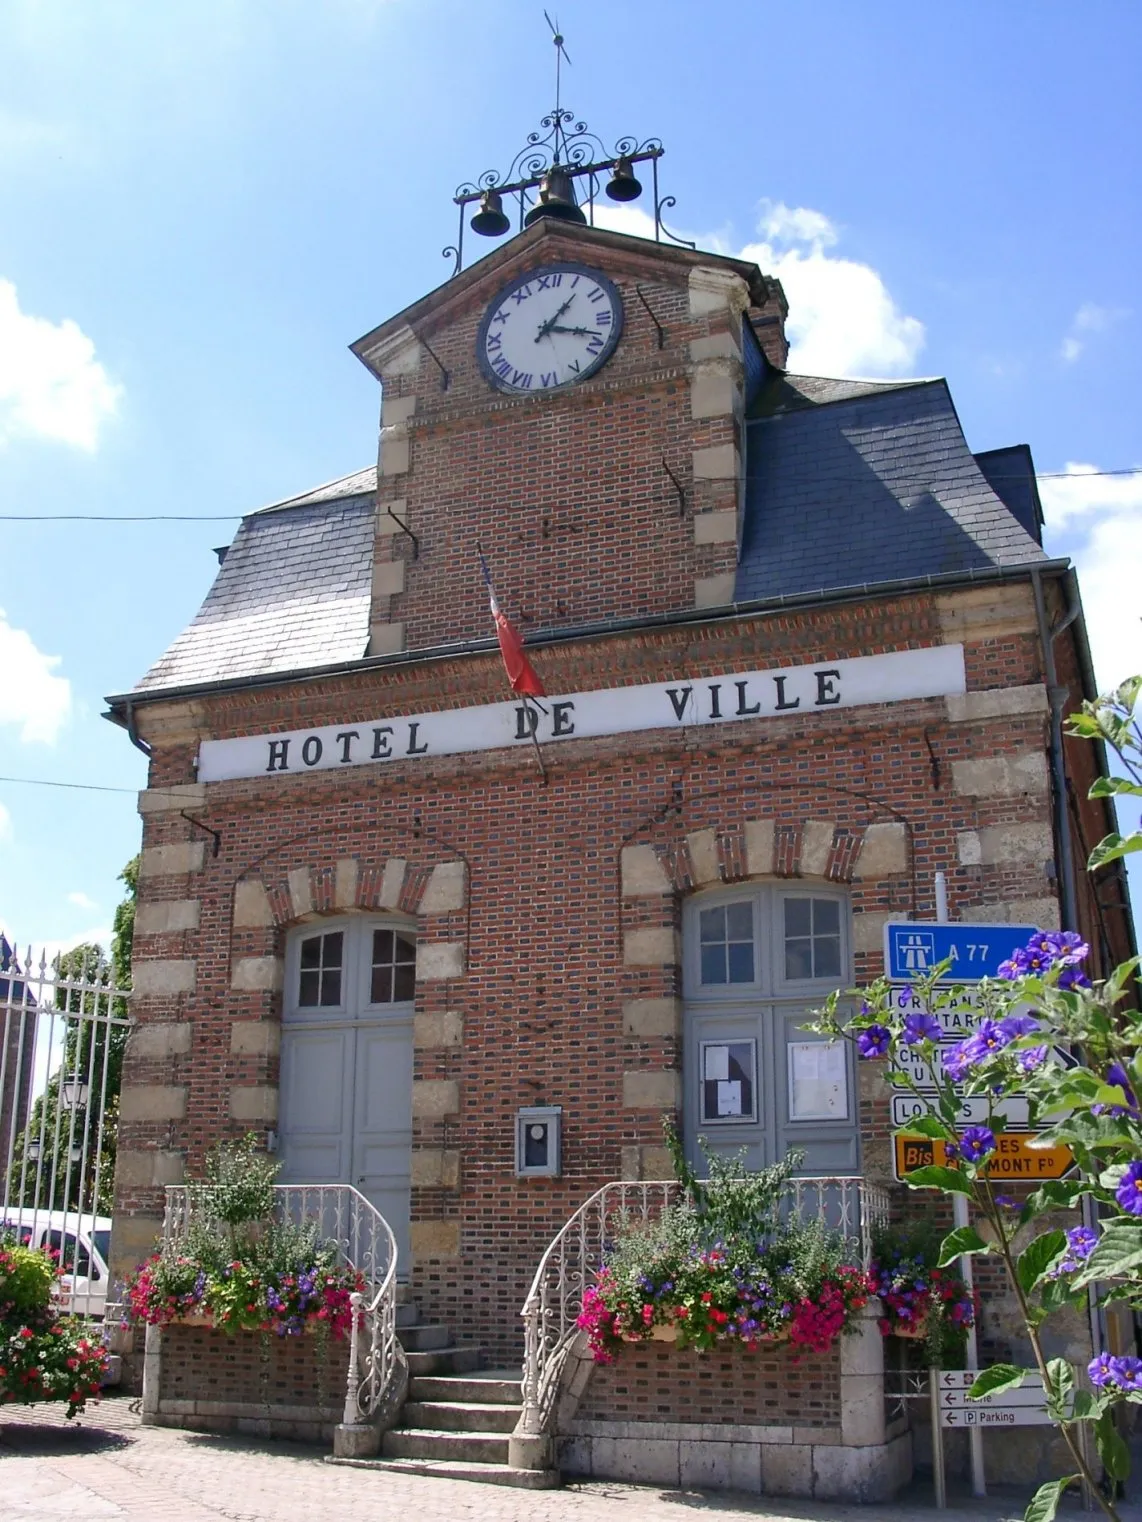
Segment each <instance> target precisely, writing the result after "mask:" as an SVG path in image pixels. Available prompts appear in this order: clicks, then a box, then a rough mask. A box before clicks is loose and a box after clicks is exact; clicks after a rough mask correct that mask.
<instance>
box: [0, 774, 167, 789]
mask: <svg viewBox="0 0 1142 1522" xmlns="http://www.w3.org/2000/svg"><path fill="white" fill-rule="evenodd" d="M0 782H18V783H19V784H20V785H21V786H22V787H66V788H71V789H74V790H75V791H77V792H82V793H137V792H138V791H139V789H138V788H137V787H100V786H99V785H98V784H97V783H95V782H52V781H50V780H49V779H48V778H47V777H0Z"/></svg>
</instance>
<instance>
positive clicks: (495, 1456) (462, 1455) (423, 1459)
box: [350, 1299, 559, 1490]
mask: <svg viewBox="0 0 1142 1522" xmlns="http://www.w3.org/2000/svg"><path fill="white" fill-rule="evenodd" d="M397 1334H398V1336H399V1337H400V1341H401V1346H402V1347H403V1348H404V1350H405V1357H406V1358H407V1359H408V1372H409V1387H408V1398H407V1400H406V1401H405V1405H404V1409H403V1411H402V1412H401V1424H400V1426H399V1427H394V1428H392V1429H391V1430H390V1431H388V1432H386V1433H385V1434H384V1438H383V1439H382V1446H381V1457H380V1458H376V1459H355V1460H352V1461H350V1462H352V1463H354V1464H356V1465H358V1466H365V1467H368V1468H372V1469H389V1470H396V1471H399V1472H401V1473H404V1474H424V1475H435V1476H437V1477H438V1478H444V1479H452V1480H482V1481H483V1482H484V1483H485V1484H491V1485H516V1486H520V1487H522V1488H525V1489H528V1490H547V1489H550V1488H551V1487H553V1486H556V1485H558V1484H559V1473H558V1471H557V1470H553V1469H552V1470H546V1469H544V1470H540V1469H517V1468H515V1467H513V1466H512V1465H511V1464H510V1463H509V1462H508V1436H509V1434H510V1433H511V1432H512V1431H513V1429H514V1428H515V1425H516V1423H517V1422H518V1421H519V1417H520V1412H521V1410H522V1409H523V1408H522V1400H521V1396H520V1387H519V1386H520V1374H519V1370H518V1369H485V1368H484V1367H483V1353H482V1350H481V1349H480V1348H476V1347H466V1346H458V1345H456V1344H455V1343H454V1341H453V1337H452V1333H451V1330H450V1328H448V1327H447V1326H442V1325H434V1324H432V1323H426V1322H422V1321H421V1319H420V1309H419V1307H418V1306H417V1305H416V1304H415V1303H414V1302H412V1301H410V1300H408V1299H402V1301H401V1303H400V1304H398V1306H397Z"/></svg>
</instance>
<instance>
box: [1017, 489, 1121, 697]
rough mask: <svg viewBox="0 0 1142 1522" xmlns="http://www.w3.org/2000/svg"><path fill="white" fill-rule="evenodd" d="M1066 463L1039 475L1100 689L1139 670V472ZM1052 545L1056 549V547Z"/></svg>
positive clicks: (1048, 524)
mask: <svg viewBox="0 0 1142 1522" xmlns="http://www.w3.org/2000/svg"><path fill="white" fill-rule="evenodd" d="M1096 469H1097V467H1096V466H1094V465H1086V464H1077V463H1075V462H1073V461H1072V462H1069V463H1068V464H1067V466H1066V473H1065V475H1063V476H1056V477H1054V478H1053V479H1046V480H1040V483H1039V491H1040V495H1041V496H1042V499H1043V515H1044V517H1045V518H1046V527H1047V533H1048V535H1049V536H1051V537H1053V536H1054V535H1053V531H1056V532H1061V533H1063V534H1065V535H1066V539H1067V543H1066V546H1065V549H1066V551H1067V552H1068V553H1069V554H1070V555H1071V557H1072V559H1073V560H1074V562H1075V567H1076V569H1077V570H1078V573H1079V583H1080V586H1081V588H1082V598H1083V611H1084V613H1085V615H1086V625H1087V632H1088V634H1089V636H1090V644H1091V654H1092V656H1093V659H1094V669H1095V677H1096V680H1097V682H1098V685H1099V687H1100V688H1101V689H1103V690H1105V689H1106V688H1109V687H1114V686H1117V685H1118V683H1119V682H1121V681H1123V680H1124V679H1125V678H1126V677H1128V676H1132V675H1134V673H1135V672H1138V671H1142V607H1140V605H1139V597H1138V588H1139V587H1140V586H1142V475H1136V476H1099V475H1096V474H1094V472H1095V471H1096ZM1052 547H1053V548H1054V547H1055V546H1052Z"/></svg>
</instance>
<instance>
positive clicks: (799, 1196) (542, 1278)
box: [520, 1177, 888, 1434]
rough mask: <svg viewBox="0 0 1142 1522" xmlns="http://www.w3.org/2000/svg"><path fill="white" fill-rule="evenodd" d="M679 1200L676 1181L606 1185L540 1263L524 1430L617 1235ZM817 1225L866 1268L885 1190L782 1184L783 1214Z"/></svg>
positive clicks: (549, 1406)
mask: <svg viewBox="0 0 1142 1522" xmlns="http://www.w3.org/2000/svg"><path fill="white" fill-rule="evenodd" d="M682 1196H683V1187H682V1185H681V1184H680V1183H679V1182H678V1181H677V1180H675V1179H660V1180H654V1181H644V1182H637V1183H634V1182H629V1181H626V1182H615V1183H611V1184H604V1185H603V1187H602V1188H601V1189H598V1190H596V1191H595V1193H594V1194H593V1195H591V1197H590V1198H589V1199H588V1200H585V1201H584V1203H583V1204H582V1205H580V1207H579V1209H578V1210H577V1211H576V1212H575V1214H574V1215H573V1216H572V1217H571V1219H570V1220H569V1221H568V1222H567V1223H566V1225H565V1226H564V1227H563V1228H562V1230H561V1231H560V1232H559V1233H558V1235H557V1236H556V1237H555V1239H554V1240H553V1241H552V1243H551V1244H550V1246H549V1247H548V1249H547V1251H546V1252H545V1253H544V1254H543V1257H542V1258H541V1259H540V1263H539V1267H538V1269H536V1273H535V1278H534V1279H533V1280H532V1284H531V1289H530V1290H529V1291H528V1295H527V1299H526V1300H525V1301H524V1303H523V1309H522V1311H521V1313H520V1314H521V1315H522V1316H523V1323H524V1364H523V1380H522V1390H523V1415H522V1417H521V1426H522V1430H523V1431H524V1432H529V1433H535V1434H538V1433H541V1432H543V1431H545V1430H546V1428H547V1425H548V1423H549V1420H550V1418H551V1416H552V1414H553V1409H554V1403H555V1396H556V1392H557V1391H558V1388H559V1379H560V1374H561V1372H562V1368H563V1363H564V1361H565V1359H566V1357H567V1353H568V1350H569V1349H570V1347H571V1344H572V1342H573V1341H574V1338H575V1334H576V1332H577V1330H578V1318H579V1313H580V1311H581V1310H582V1308H583V1295H584V1292H585V1291H586V1289H587V1288H588V1286H589V1285H590V1282H591V1280H592V1279H593V1278H594V1276H595V1274H596V1272H597V1271H598V1269H599V1268H600V1267H601V1266H602V1262H603V1257H604V1253H605V1250H606V1247H607V1246H608V1244H609V1243H610V1241H611V1240H612V1238H613V1237H614V1235H615V1234H616V1232H618V1231H619V1230H621V1229H623V1228H625V1227H630V1226H636V1225H640V1224H643V1223H645V1222H647V1221H651V1220H654V1219H656V1218H657V1217H658V1216H659V1215H660V1214H661V1213H662V1211H663V1209H664V1208H665V1207H666V1206H667V1205H669V1204H673V1203H674V1202H676V1201H678V1200H680V1199H681V1198H682ZM786 1211H787V1212H788V1214H790V1215H797V1216H799V1217H800V1218H801V1219H802V1220H807V1221H820V1222H821V1224H822V1225H824V1226H826V1227H827V1228H828V1229H829V1230H830V1231H835V1232H838V1233H839V1234H840V1235H841V1236H843V1237H846V1238H848V1240H849V1241H850V1242H851V1243H852V1247H853V1251H854V1252H858V1251H859V1253H860V1258H861V1263H862V1265H863V1266H864V1267H865V1268H867V1267H868V1265H869V1263H870V1262H871V1258H872V1234H873V1232H874V1230H875V1229H876V1228H877V1227H879V1226H883V1225H886V1224H887V1222H888V1193H887V1191H886V1190H885V1189H883V1188H881V1187H880V1186H879V1185H877V1184H870V1183H868V1182H867V1181H866V1180H865V1179H863V1178H856V1177H837V1178H827V1177H819V1178H796V1179H790V1181H789V1183H788V1184H787V1185H786V1187H785V1197H784V1204H783V1213H784V1212H786Z"/></svg>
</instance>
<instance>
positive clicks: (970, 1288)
mask: <svg viewBox="0 0 1142 1522" xmlns="http://www.w3.org/2000/svg"><path fill="white" fill-rule="evenodd" d="M936 920H937V923H938V924H941V925H946V924H947V923H948V881H947V878H946V877H945V876H944V874H943V873H942V872H937V874H936ZM952 1222H953V1224H954V1225H955V1226H956V1227H957V1229H958V1228H959V1227H961V1226H967V1225H970V1222H969V1220H968V1202H967V1200H966V1198H965V1197H964V1196H963V1195H962V1194H956V1195H953V1196H952ZM960 1278H961V1279H962V1280H963V1281H964V1284H965V1286H966V1287H967V1292H968V1298H969V1299H970V1300H971V1305H972V1319H971V1325H970V1326H969V1327H968V1337H967V1362H968V1368H969V1369H978V1368H979V1340H978V1339H977V1337H976V1329H975V1310H976V1298H975V1273H974V1271H973V1268H972V1261H971V1254H970V1253H965V1254H964V1255H963V1257H962V1258H961V1259H960ZM968 1447H969V1449H970V1451H971V1492H972V1495H973V1496H986V1495H987V1475H986V1473H985V1471H984V1467H983V1433H982V1432H981V1431H980V1430H979V1428H978V1427H973V1428H972V1429H971V1431H970V1432H969V1433H968ZM940 1459H941V1468H942V1467H943V1442H942V1440H941V1444H940Z"/></svg>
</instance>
